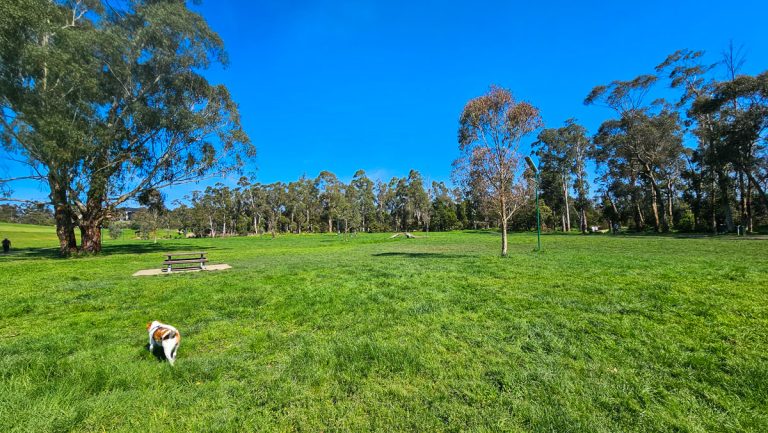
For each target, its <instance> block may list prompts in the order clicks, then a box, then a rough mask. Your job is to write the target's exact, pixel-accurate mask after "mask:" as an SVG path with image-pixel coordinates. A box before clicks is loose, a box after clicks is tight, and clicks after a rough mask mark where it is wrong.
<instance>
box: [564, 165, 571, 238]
mask: <svg viewBox="0 0 768 433" xmlns="http://www.w3.org/2000/svg"><path fill="white" fill-rule="evenodd" d="M563 201H564V202H565V231H567V232H570V231H571V209H570V204H569V203H568V183H567V182H566V181H565V177H563Z"/></svg>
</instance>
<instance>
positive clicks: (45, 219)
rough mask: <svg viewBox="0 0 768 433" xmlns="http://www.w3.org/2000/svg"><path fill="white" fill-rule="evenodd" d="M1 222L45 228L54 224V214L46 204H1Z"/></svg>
mask: <svg viewBox="0 0 768 433" xmlns="http://www.w3.org/2000/svg"><path fill="white" fill-rule="evenodd" d="M0 222H3V223H18V224H37V225H45V226H51V225H53V224H54V220H53V212H51V209H50V207H49V206H47V205H45V204H29V205H25V206H17V205H13V204H0Z"/></svg>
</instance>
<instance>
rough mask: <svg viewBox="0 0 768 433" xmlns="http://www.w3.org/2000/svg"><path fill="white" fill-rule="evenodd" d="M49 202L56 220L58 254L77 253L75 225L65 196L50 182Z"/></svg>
mask: <svg viewBox="0 0 768 433" xmlns="http://www.w3.org/2000/svg"><path fill="white" fill-rule="evenodd" d="M51 201H52V202H53V211H54V212H53V216H54V219H55V220H56V236H57V237H58V238H59V253H60V254H61V255H62V256H68V255H70V254H72V253H74V252H77V238H76V237H75V224H74V221H73V220H72V211H71V210H70V208H69V205H68V204H67V200H66V194H65V193H64V192H63V190H62V189H60V188H58V187H54V182H51Z"/></svg>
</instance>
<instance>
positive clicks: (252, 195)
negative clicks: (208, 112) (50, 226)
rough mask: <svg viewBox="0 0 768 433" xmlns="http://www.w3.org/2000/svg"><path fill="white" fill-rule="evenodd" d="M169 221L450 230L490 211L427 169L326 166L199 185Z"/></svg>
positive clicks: (215, 226)
mask: <svg viewBox="0 0 768 433" xmlns="http://www.w3.org/2000/svg"><path fill="white" fill-rule="evenodd" d="M153 208H154V209H161V210H160V212H159V214H160V215H161V216H162V218H165V220H163V221H165V222H164V223H162V222H161V223H158V225H159V226H161V227H162V226H163V224H167V225H169V226H171V227H174V228H177V229H179V230H182V231H183V232H185V233H193V234H195V235H197V236H201V235H202V236H230V235H242V234H264V233H269V234H272V235H273V236H274V235H276V234H277V233H281V232H290V233H298V234H300V233H306V232H331V233H354V232H383V231H445V230H454V229H460V228H472V227H474V228H477V227H488V226H489V225H491V224H493V222H492V221H491V220H492V216H491V215H489V214H487V213H484V212H483V209H481V208H479V207H478V206H476V205H475V204H474V203H472V202H471V200H469V198H465V197H462V196H461V192H460V191H459V190H451V189H450V188H449V187H448V186H446V185H445V183H444V182H431V184H429V185H427V182H426V181H425V180H424V178H423V177H422V175H421V174H420V173H419V172H418V171H416V170H411V171H410V172H409V173H408V176H406V177H402V178H397V177H395V178H392V179H391V180H390V181H389V182H383V181H381V180H372V179H370V178H369V177H368V176H367V175H366V173H365V171H363V170H358V171H357V172H356V173H355V174H354V176H353V178H352V180H351V181H350V182H349V183H345V182H342V181H341V180H340V179H339V178H338V177H337V176H336V175H334V174H333V173H331V172H329V171H323V172H321V173H320V174H319V175H318V176H317V177H316V178H314V179H312V178H308V177H306V176H302V177H301V178H300V179H298V180H296V181H293V182H288V183H283V182H275V183H271V184H261V183H256V182H253V181H252V180H249V179H248V178H246V177H242V178H241V179H240V181H239V182H238V183H237V186H235V187H230V186H227V185H223V184H217V185H215V186H211V187H208V188H206V189H205V190H204V191H196V192H194V193H192V195H191V196H189V197H187V200H186V201H185V202H181V201H179V202H176V203H175V206H174V208H173V209H172V210H163V207H162V206H157V205H155V206H154V207H148V208H147V211H151V210H152V209H153Z"/></svg>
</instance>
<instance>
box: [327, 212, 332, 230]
mask: <svg viewBox="0 0 768 433" xmlns="http://www.w3.org/2000/svg"><path fill="white" fill-rule="evenodd" d="M328 233H333V219H332V218H331V217H330V215H329V216H328Z"/></svg>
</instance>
